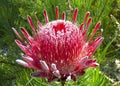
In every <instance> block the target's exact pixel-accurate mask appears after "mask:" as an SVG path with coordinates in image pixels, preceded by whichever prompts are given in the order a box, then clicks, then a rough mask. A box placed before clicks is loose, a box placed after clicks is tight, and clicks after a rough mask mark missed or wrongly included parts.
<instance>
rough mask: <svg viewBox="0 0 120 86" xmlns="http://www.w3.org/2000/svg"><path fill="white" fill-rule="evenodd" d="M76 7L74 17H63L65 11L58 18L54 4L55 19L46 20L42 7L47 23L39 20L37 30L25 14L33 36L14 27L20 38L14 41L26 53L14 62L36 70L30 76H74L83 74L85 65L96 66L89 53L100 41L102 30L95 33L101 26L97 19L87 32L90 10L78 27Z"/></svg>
mask: <svg viewBox="0 0 120 86" xmlns="http://www.w3.org/2000/svg"><path fill="white" fill-rule="evenodd" d="M77 14H78V9H75V11H74V14H73V21H72V22H70V21H66V20H65V13H63V14H62V19H59V9H58V7H56V20H54V21H51V22H49V19H48V16H47V12H46V10H44V17H45V21H46V24H45V25H42V24H41V23H40V21H39V20H38V18H37V16H36V19H37V23H38V30H36V29H35V26H34V24H33V22H32V19H31V17H30V16H28V22H29V24H30V26H31V28H32V31H33V37H32V36H30V35H29V33H28V32H27V31H26V30H25V29H24V28H23V27H22V28H21V32H22V33H23V35H24V36H25V38H26V39H27V40H24V39H23V38H22V36H21V35H20V34H19V33H18V32H17V31H16V30H15V29H14V28H13V31H14V32H15V34H16V35H17V36H18V37H19V39H20V41H21V42H20V41H19V40H15V42H16V43H17V45H18V46H19V47H20V48H21V50H23V52H24V53H25V54H24V55H23V56H22V58H23V59H24V61H23V60H20V59H17V60H16V61H17V63H18V64H20V65H23V66H25V67H28V68H32V69H36V70H38V72H35V73H32V76H36V77H43V78H48V81H49V82H50V81H52V80H55V79H56V80H58V81H66V80H70V79H72V80H74V81H75V80H76V77H77V76H81V75H83V74H84V73H85V72H84V71H85V69H86V68H89V67H96V66H98V64H97V63H96V60H95V59H92V58H91V57H92V55H93V54H94V52H95V51H96V49H97V47H98V46H99V45H100V44H101V42H102V41H103V38H102V37H101V34H102V31H101V32H99V33H98V34H97V37H96V38H95V37H94V35H95V33H96V32H97V30H98V28H99V27H100V22H98V23H97V24H96V26H95V28H94V29H93V31H92V33H91V34H90V35H89V36H88V35H87V31H88V28H89V26H90V23H91V21H92V18H91V17H89V16H90V13H89V12H87V13H86V15H85V19H84V22H83V23H82V24H81V26H80V27H78V26H77V25H76V19H77Z"/></svg>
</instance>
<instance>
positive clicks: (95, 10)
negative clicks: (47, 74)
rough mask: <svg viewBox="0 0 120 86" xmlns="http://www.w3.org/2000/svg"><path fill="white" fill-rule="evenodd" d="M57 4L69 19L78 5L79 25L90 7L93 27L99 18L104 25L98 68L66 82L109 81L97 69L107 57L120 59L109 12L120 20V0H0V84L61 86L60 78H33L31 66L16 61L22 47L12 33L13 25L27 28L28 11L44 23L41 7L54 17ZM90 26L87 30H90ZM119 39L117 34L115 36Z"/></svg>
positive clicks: (105, 85)
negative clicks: (58, 80) (50, 79)
mask: <svg viewBox="0 0 120 86" xmlns="http://www.w3.org/2000/svg"><path fill="white" fill-rule="evenodd" d="M56 6H59V9H60V15H61V14H62V12H63V11H65V12H66V15H67V20H72V15H73V11H74V9H75V8H76V7H77V8H78V9H79V15H78V18H77V24H78V25H80V24H81V23H82V21H83V19H84V15H85V13H86V12H87V11H90V13H91V17H92V18H93V22H92V24H91V26H90V28H91V29H92V28H94V26H95V24H96V23H97V22H98V21H101V22H102V26H101V28H103V29H104V33H103V37H104V38H105V39H104V42H103V44H102V45H101V46H100V47H99V49H98V50H97V52H96V53H95V56H96V57H97V59H98V62H99V63H100V64H101V66H100V68H99V67H98V68H96V69H94V70H93V69H87V70H86V74H85V75H84V76H81V77H79V79H78V80H77V81H76V82H72V81H69V82H67V83H66V86H111V84H112V83H111V81H110V80H109V79H108V78H107V77H106V75H105V74H104V73H102V72H101V71H100V69H101V68H102V66H104V65H105V64H106V63H107V62H109V60H111V59H113V58H118V59H120V53H119V52H120V47H118V46H115V45H116V43H120V42H116V37H118V36H117V35H119V34H116V33H115V32H116V28H117V26H116V21H114V20H112V19H111V18H110V15H111V14H112V15H113V16H114V17H115V18H116V20H117V22H120V0H20V1H18V0H0V86H56V85H58V86H60V83H59V82H52V83H50V84H49V83H47V81H46V79H41V78H33V77H31V76H30V73H31V72H32V71H33V70H30V69H26V68H23V67H21V66H19V65H17V63H16V62H15V59H17V58H20V55H21V54H22V52H21V50H20V49H19V48H18V47H17V46H16V44H15V43H14V40H15V39H16V36H15V34H14V33H13V31H12V29H11V28H12V27H15V28H16V29H17V30H18V32H20V30H19V27H25V28H26V29H27V30H28V31H29V32H30V30H31V29H30V26H29V24H28V22H27V15H30V16H31V17H32V19H33V21H34V24H36V20H35V14H36V15H37V16H38V18H39V20H40V21H41V22H42V24H44V23H45V20H44V16H43V10H44V9H46V10H47V13H48V16H49V20H50V21H51V20H55V7H56ZM91 29H90V30H89V32H91ZM117 39H118V38H117Z"/></svg>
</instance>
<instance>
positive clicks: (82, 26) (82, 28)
mask: <svg viewBox="0 0 120 86" xmlns="http://www.w3.org/2000/svg"><path fill="white" fill-rule="evenodd" d="M83 30H84V24H81V25H80V31H83ZM80 33H81V32H80Z"/></svg>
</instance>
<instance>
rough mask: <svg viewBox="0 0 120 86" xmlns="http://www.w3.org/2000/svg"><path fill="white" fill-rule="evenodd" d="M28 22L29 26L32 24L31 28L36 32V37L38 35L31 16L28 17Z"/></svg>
mask: <svg viewBox="0 0 120 86" xmlns="http://www.w3.org/2000/svg"><path fill="white" fill-rule="evenodd" d="M28 22H29V24H30V26H31V28H32V30H33V32H34V33H33V34H34V35H35V34H36V30H35V26H34V24H33V22H32V18H31V17H30V16H28Z"/></svg>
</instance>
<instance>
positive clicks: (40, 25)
mask: <svg viewBox="0 0 120 86" xmlns="http://www.w3.org/2000/svg"><path fill="white" fill-rule="evenodd" d="M35 17H36V20H37V24H38V28H39V29H40V28H41V27H42V24H41V22H40V21H39V19H38V17H37V15H35Z"/></svg>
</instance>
